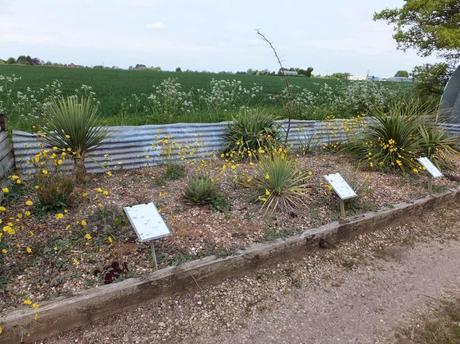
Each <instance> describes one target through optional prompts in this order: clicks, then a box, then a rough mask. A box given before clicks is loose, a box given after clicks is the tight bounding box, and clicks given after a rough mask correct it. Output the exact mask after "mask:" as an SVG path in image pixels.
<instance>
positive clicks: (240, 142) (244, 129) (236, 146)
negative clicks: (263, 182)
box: [224, 112, 280, 159]
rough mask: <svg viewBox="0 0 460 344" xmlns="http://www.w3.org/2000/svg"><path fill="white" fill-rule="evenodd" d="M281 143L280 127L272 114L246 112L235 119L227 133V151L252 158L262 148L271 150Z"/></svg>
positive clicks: (241, 156)
mask: <svg viewBox="0 0 460 344" xmlns="http://www.w3.org/2000/svg"><path fill="white" fill-rule="evenodd" d="M279 144H280V128H279V126H278V125H277V123H276V122H275V120H274V118H273V117H272V116H271V115H268V114H265V113H262V112H245V113H242V114H240V115H238V116H236V117H235V118H234V119H233V122H232V123H231V124H230V125H229V127H228V129H227V132H226V134H225V150H224V152H225V153H229V152H231V153H233V154H234V155H235V156H236V157H239V158H243V159H244V158H248V157H249V158H250V157H252V156H254V155H257V152H259V151H260V150H264V151H267V150H271V149H272V148H274V147H277V146H279Z"/></svg>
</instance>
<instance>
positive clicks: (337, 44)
mask: <svg viewBox="0 0 460 344" xmlns="http://www.w3.org/2000/svg"><path fill="white" fill-rule="evenodd" d="M402 4H403V0H322V1H318V0H313V1H312V0H310V1H305V0H303V1H302V0H283V1H279V0H252V1H249V0H110V1H108V0H78V1H74V0H34V1H29V0H17V1H11V0H0V58H4V59H6V58H8V57H9V56H15V57H17V56H19V55H30V56H32V57H38V58H40V59H42V60H45V61H52V62H61V63H71V62H73V63H76V64H83V65H88V66H93V65H105V66H119V67H122V68H127V67H128V66H130V65H135V64H137V63H142V64H145V65H147V66H160V67H161V68H162V69H164V70H174V69H175V68H176V67H178V66H179V67H181V68H182V69H183V70H185V69H191V70H200V71H201V70H207V71H215V72H218V71H233V72H235V71H245V70H247V69H249V68H251V69H259V70H261V69H269V70H277V69H278V66H277V63H276V60H275V58H274V56H273V54H272V52H271V51H270V49H269V47H268V46H267V44H266V43H265V42H263V41H262V40H261V39H260V38H259V37H258V36H257V34H256V29H260V30H261V31H262V32H263V33H264V34H265V35H267V36H268V37H269V39H270V40H271V41H273V43H274V45H275V46H276V48H277V50H278V52H279V55H280V56H281V58H282V61H283V64H284V65H285V67H299V68H304V69H305V68H307V67H309V66H311V67H313V68H314V71H313V73H314V74H322V75H325V74H331V73H334V72H349V73H352V74H354V75H366V74H368V73H369V74H370V75H376V76H381V77H387V76H392V75H394V73H395V72H396V71H397V70H401V69H402V70H409V71H410V70H412V68H413V67H414V66H415V65H419V64H422V63H429V62H433V61H435V59H434V58H421V57H419V56H417V54H416V52H415V51H413V50H409V51H406V52H403V51H400V50H397V49H396V43H395V41H394V40H393V38H392V30H393V29H392V27H391V26H389V25H387V24H386V23H385V22H374V21H373V20H372V16H373V13H374V12H375V11H378V10H381V9H384V8H394V7H401V6H402Z"/></svg>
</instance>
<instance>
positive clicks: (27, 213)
mask: <svg viewBox="0 0 460 344" xmlns="http://www.w3.org/2000/svg"><path fill="white" fill-rule="evenodd" d="M24 214H26V216H30V215H32V213H31V212H30V211H28V210H26V211H25V213H24Z"/></svg>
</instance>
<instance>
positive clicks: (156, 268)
mask: <svg viewBox="0 0 460 344" xmlns="http://www.w3.org/2000/svg"><path fill="white" fill-rule="evenodd" d="M150 248H151V253H152V258H153V266H154V268H155V270H158V263H157V255H156V253H155V246H154V245H153V240H152V242H151V243H150Z"/></svg>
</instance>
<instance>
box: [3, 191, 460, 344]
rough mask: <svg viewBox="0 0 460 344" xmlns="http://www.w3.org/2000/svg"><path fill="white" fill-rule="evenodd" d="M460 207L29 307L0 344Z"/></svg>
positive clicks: (423, 206)
mask: <svg viewBox="0 0 460 344" xmlns="http://www.w3.org/2000/svg"><path fill="white" fill-rule="evenodd" d="M459 201H460V187H457V188H453V189H450V190H448V191H446V192H443V193H440V194H436V195H432V196H426V197H424V198H421V199H418V200H415V201H413V202H410V203H405V202H404V203H400V204H396V205H394V207H392V208H389V209H382V210H379V211H376V212H369V213H365V214H362V215H357V216H355V217H351V218H349V219H347V220H346V221H341V222H338V221H335V222H331V223H328V224H326V225H323V226H320V227H318V228H314V229H308V230H306V231H304V232H303V233H301V234H298V235H294V236H291V237H289V238H286V239H277V240H275V241H272V242H269V243H263V244H254V245H252V246H250V247H248V248H246V249H244V250H240V251H238V252H237V253H236V254H235V255H232V256H229V257H225V258H217V257H215V256H209V257H206V258H203V259H200V260H195V261H192V262H188V263H185V264H183V265H180V266H177V267H167V268H164V269H161V270H158V271H155V272H152V273H150V274H148V275H145V276H143V277H139V278H131V279H127V280H125V281H121V282H118V283H114V284H109V285H105V286H100V287H96V288H92V289H89V290H85V291H82V292H80V293H79V294H77V295H75V296H72V297H68V298H61V299H56V300H54V301H50V302H47V303H43V304H42V305H41V307H40V310H39V319H38V320H36V321H35V320H34V311H33V310H32V309H31V308H30V307H29V308H24V309H19V310H16V311H13V312H11V313H10V314H8V315H7V316H5V317H3V318H0V325H1V326H2V327H3V334H2V335H0V344H6V343H20V342H24V343H31V342H34V341H37V340H39V339H42V338H45V337H49V336H52V335H55V334H57V333H59V332H62V331H66V330H70V329H73V328H77V327H82V326H85V325H88V324H90V323H92V322H94V321H96V320H98V319H102V318H105V317H107V316H108V315H110V314H115V313H117V312H120V311H122V310H123V309H125V308H127V307H130V306H135V305H137V304H140V303H143V302H148V301H152V300H154V299H158V298H161V297H165V296H169V295H172V294H174V293H177V292H181V291H184V290H187V289H193V288H195V284H196V283H197V282H201V284H209V283H215V282H217V281H219V280H222V279H223V278H225V277H229V276H232V275H236V274H241V273H245V272H247V271H248V270H251V269H254V268H257V267H259V266H263V265H266V264H269V263H270V264H272V263H273V262H274V261H277V260H282V259H286V258H288V257H293V256H296V255H305V254H308V253H309V252H311V251H313V250H315V249H316V247H317V246H318V242H319V240H320V239H321V238H323V239H327V240H330V241H332V242H335V243H337V242H340V241H343V240H350V239H352V238H353V237H355V236H356V235H359V234H362V233H365V232H370V231H375V230H378V229H380V228H382V227H385V226H388V225H390V224H392V223H395V222H397V221H402V220H404V219H407V218H409V217H412V216H417V215H420V214H422V213H423V212H425V211H429V210H433V209H436V208H440V207H442V206H445V205H447V204H450V203H454V202H459Z"/></svg>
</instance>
